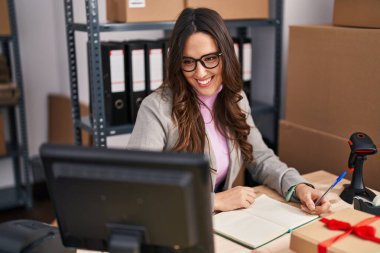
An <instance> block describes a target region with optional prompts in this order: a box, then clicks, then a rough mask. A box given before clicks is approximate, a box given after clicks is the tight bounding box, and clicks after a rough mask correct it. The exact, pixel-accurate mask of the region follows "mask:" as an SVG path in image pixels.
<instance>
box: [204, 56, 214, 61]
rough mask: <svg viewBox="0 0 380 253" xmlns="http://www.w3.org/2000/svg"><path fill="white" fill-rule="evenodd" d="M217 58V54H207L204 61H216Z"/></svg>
mask: <svg viewBox="0 0 380 253" xmlns="http://www.w3.org/2000/svg"><path fill="white" fill-rule="evenodd" d="M215 60H216V56H215V55H210V56H207V57H206V58H205V59H204V61H208V62H210V61H215Z"/></svg>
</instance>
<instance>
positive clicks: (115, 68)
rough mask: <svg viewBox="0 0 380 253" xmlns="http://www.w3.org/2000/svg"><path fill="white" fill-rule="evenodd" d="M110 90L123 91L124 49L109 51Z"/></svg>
mask: <svg viewBox="0 0 380 253" xmlns="http://www.w3.org/2000/svg"><path fill="white" fill-rule="evenodd" d="M110 68H111V92H112V93H114V92H124V91H125V76H124V51H123V50H111V51H110Z"/></svg>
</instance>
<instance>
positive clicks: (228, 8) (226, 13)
mask: <svg viewBox="0 0 380 253" xmlns="http://www.w3.org/2000/svg"><path fill="white" fill-rule="evenodd" d="M185 5H186V7H191V8H198V7H206V8H210V9H213V10H216V11H217V12H218V13H219V14H220V15H221V16H222V17H223V18H224V19H265V18H268V17H269V1H268V0H234V1H231V0H186V4H185Z"/></svg>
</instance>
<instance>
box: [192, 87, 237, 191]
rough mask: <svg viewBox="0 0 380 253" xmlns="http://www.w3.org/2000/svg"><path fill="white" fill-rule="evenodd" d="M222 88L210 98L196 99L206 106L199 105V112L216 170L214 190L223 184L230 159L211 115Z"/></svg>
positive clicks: (225, 144) (224, 140)
mask: <svg viewBox="0 0 380 253" xmlns="http://www.w3.org/2000/svg"><path fill="white" fill-rule="evenodd" d="M222 88H223V87H222V86H220V89H219V90H218V91H217V92H216V93H215V94H214V95H212V96H202V95H199V94H198V98H199V99H200V100H201V101H202V102H203V103H204V104H205V105H206V106H207V107H206V106H205V105H203V104H201V105H200V110H201V114H202V117H203V120H204V122H205V127H206V132H207V136H208V138H209V140H210V142H211V147H212V149H213V151H214V155H215V161H216V169H217V175H216V184H215V188H217V187H218V186H219V185H220V183H221V182H223V181H224V179H225V178H226V176H227V172H228V165H229V159H230V155H229V150H228V145H227V139H226V138H225V137H224V136H223V135H222V134H221V133H220V132H219V131H218V129H217V128H216V125H215V123H214V119H213V115H212V113H211V112H212V111H213V108H214V102H215V100H216V97H217V96H218V93H219V92H220V91H221V90H222Z"/></svg>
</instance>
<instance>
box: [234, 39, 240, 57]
mask: <svg viewBox="0 0 380 253" xmlns="http://www.w3.org/2000/svg"><path fill="white" fill-rule="evenodd" d="M234 50H235V54H236V58H237V59H238V60H239V44H238V43H234Z"/></svg>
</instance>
